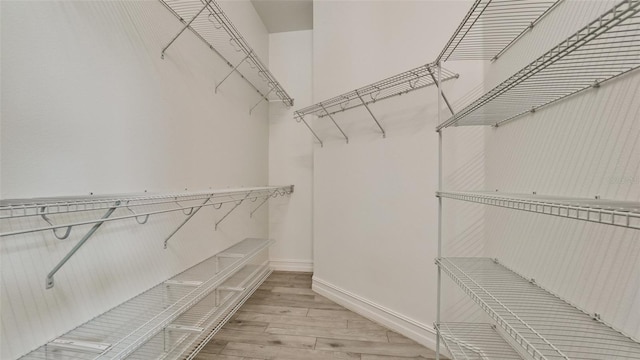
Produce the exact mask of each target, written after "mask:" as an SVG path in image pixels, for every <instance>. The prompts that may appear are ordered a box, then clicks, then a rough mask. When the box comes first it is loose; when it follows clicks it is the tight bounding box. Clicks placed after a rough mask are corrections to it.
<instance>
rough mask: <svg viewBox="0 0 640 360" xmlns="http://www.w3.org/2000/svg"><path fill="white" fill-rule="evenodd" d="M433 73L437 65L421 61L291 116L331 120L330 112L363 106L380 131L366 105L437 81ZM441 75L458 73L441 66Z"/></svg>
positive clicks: (447, 76)
mask: <svg viewBox="0 0 640 360" xmlns="http://www.w3.org/2000/svg"><path fill="white" fill-rule="evenodd" d="M437 76H438V68H437V66H436V64H435V63H430V64H426V65H422V66H419V67H417V68H414V69H411V70H408V71H405V72H402V73H400V74H397V75H394V76H391V77H388V78H386V79H383V80H380V81H377V82H375V83H373V84H370V85H366V86H363V87H361V88H359V89H356V90H353V91H349V92H347V93H344V94H342V95H338V96H335V97H333V98H331V99H328V100H324V101H321V102H319V103H317V104H314V105H311V106H307V107H305V108H303V109H300V110H297V111H295V113H294V118H295V119H296V120H297V121H298V122H300V121H305V120H304V117H305V116H308V115H314V116H317V117H319V118H322V117H325V116H328V117H330V118H331V120H333V117H332V115H334V114H337V113H340V112H343V111H347V110H351V109H353V108H357V107H360V106H364V107H365V108H366V109H367V111H368V112H369V114H370V115H371V116H372V117H373V119H374V120H375V122H376V124H377V125H378V127H379V128H380V130H381V131H382V133H383V135H384V134H385V132H384V129H383V127H382V126H381V125H380V123H379V122H378V120H377V119H376V118H375V116H374V115H373V113H372V112H371V110H370V109H369V105H370V104H373V103H375V102H378V101H381V100H385V99H388V98H391V97H394V96H398V95H403V94H406V93H409V92H411V91H414V90H418V89H422V88H425V87H428V86H432V85H437V82H438V81H437ZM441 77H442V82H445V81H449V80H452V79H457V78H458V77H459V75H458V74H456V73H454V72H453V71H450V70H447V69H444V68H443V69H442V74H441ZM334 123H335V120H334ZM305 124H306V125H307V127H309V125H308V124H307V122H306V121H305ZM336 126H337V124H336ZM309 130H311V132H313V130H312V129H311V127H309ZM341 131H342V130H341ZM313 134H314V135H315V137H316V139H317V140H318V141H319V142H320V143H321V144H322V140H320V138H319V137H318V136H317V135H316V134H315V132H313ZM343 135H344V133H343ZM345 137H346V136H345Z"/></svg>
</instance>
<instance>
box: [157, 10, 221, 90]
mask: <svg viewBox="0 0 640 360" xmlns="http://www.w3.org/2000/svg"><path fill="white" fill-rule="evenodd" d="M212 1H213V0H207V2H206V3H205V4H204V6H203V7H202V9H200V11H198V12H197V13H196V14H195V15H194V16H193V18H192V19H191V20H189V22H188V23H186V24H185V25H184V27H183V28H182V29H181V30H180V31H179V32H178V33H177V34H176V36H174V37H173V39H171V41H169V43H168V44H167V46H165V47H164V48H163V49H162V52H161V53H160V58H161V59H164V53H165V51H167V49H168V48H169V46H171V45H172V44H173V43H174V42H175V41H176V39H178V38H179V37H180V35H182V33H183V32H184V31H185V30H187V29H188V28H189V27H190V26H191V23H192V22H193V21H194V20H195V19H196V18H197V17H198V16H200V14H202V12H203V11H204V9H206V8H207V7H208V6H209V4H211V2H212ZM216 88H217V87H216Z"/></svg>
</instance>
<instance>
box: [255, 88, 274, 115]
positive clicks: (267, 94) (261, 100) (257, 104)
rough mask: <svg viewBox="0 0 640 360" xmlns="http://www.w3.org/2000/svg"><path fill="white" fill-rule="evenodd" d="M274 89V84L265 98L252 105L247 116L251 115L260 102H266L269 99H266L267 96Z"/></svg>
mask: <svg viewBox="0 0 640 360" xmlns="http://www.w3.org/2000/svg"><path fill="white" fill-rule="evenodd" d="M275 89H276V86H275V84H274V86H273V87H272V88H271V90H269V92H268V93H267V94H266V95H265V96H263V97H262V98H261V99H260V101H258V102H257V103H256V104H255V105H253V107H252V108H251V109H249V115H251V113H252V112H253V109H255V108H256V107H257V106H258V105H260V103H261V102H262V100H268V99H269V98H268V96H269V94H271V92H272V91H273V90H275Z"/></svg>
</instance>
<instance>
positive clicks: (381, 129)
mask: <svg viewBox="0 0 640 360" xmlns="http://www.w3.org/2000/svg"><path fill="white" fill-rule="evenodd" d="M356 95H358V98H359V99H360V101H362V105H364V107H365V109H367V111H368V112H369V115H371V117H372V118H373V121H375V122H376V125H378V127H379V128H380V131H382V137H383V138H386V137H387V133H386V132H385V131H384V129H383V128H382V125H380V122H379V121H378V119H376V117H375V115H373V113H372V112H371V109H369V105H367V103H366V102H365V101H364V99H363V98H362V96H360V93H359V92H358V90H356ZM325 111H326V110H325Z"/></svg>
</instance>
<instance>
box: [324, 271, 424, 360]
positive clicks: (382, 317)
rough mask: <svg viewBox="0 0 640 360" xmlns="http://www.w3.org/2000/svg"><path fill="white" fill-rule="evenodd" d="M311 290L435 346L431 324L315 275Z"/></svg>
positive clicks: (410, 336)
mask: <svg viewBox="0 0 640 360" xmlns="http://www.w3.org/2000/svg"><path fill="white" fill-rule="evenodd" d="M313 291H315V292H317V293H318V294H320V295H322V296H324V297H326V298H328V299H330V300H332V301H334V302H336V303H338V304H340V305H342V306H344V307H345V308H347V309H349V310H351V311H353V312H355V313H356V314H359V315H362V316H363V317H365V318H367V319H370V320H372V321H375V322H377V323H379V324H382V325H384V326H385V327H387V328H389V329H391V330H393V331H395V332H397V333H398V334H402V335H404V336H406V337H408V338H409V339H411V340H413V341H415V342H417V343H419V344H421V345H423V346H426V347H428V348H429V349H435V348H436V331H435V330H434V329H433V328H432V327H431V326H428V325H425V324H422V323H420V322H418V321H416V320H413V319H411V318H408V317H406V316H404V315H402V314H399V313H397V312H395V311H393V310H391V309H388V308H386V307H384V306H381V305H378V304H376V303H374V302H372V301H369V300H367V299H365V298H363V297H361V296H358V295H356V294H354V293H351V292H349V291H346V290H344V289H341V288H339V287H337V286H335V285H333V284H330V283H328V282H326V281H324V280H322V279H318V278H317V277H315V276H314V277H313Z"/></svg>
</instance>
